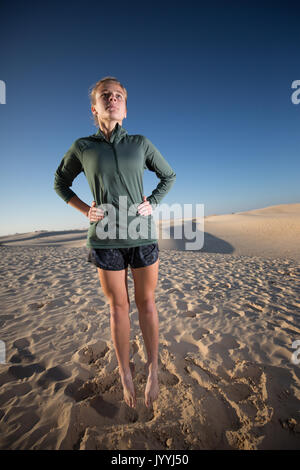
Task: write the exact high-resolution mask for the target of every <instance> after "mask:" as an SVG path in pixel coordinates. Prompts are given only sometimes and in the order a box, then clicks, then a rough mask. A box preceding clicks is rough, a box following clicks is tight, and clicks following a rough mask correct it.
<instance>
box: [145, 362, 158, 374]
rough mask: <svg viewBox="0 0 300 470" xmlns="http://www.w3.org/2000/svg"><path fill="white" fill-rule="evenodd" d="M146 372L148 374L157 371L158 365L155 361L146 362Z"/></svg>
mask: <svg viewBox="0 0 300 470" xmlns="http://www.w3.org/2000/svg"><path fill="white" fill-rule="evenodd" d="M147 367H148V372H149V374H157V372H158V365H157V363H155V362H147Z"/></svg>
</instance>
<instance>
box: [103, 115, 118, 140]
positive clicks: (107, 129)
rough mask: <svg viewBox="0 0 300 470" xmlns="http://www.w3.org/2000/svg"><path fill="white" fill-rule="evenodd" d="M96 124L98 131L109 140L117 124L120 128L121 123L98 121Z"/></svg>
mask: <svg viewBox="0 0 300 470" xmlns="http://www.w3.org/2000/svg"><path fill="white" fill-rule="evenodd" d="M98 122H99V128H100V131H101V132H103V134H104V135H105V137H106V138H107V139H109V138H110V136H111V133H112V131H113V130H114V128H115V126H116V124H117V122H118V123H119V124H120V126H122V121H101V120H100V119H99V121H98Z"/></svg>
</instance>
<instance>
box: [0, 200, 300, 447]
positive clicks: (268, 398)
mask: <svg viewBox="0 0 300 470" xmlns="http://www.w3.org/2000/svg"><path fill="white" fill-rule="evenodd" d="M198 222H199V221H197V220H195V221H194V224H195V227H196V228H199V225H198ZM178 223H179V222H178ZM204 230H205V243H204V246H203V248H202V249H201V250H197V251H194V250H193V251H186V250H184V240H177V239H173V240H163V239H160V243H159V246H160V274H159V282H158V286H157V291H156V303H157V309H158V312H159V322H160V349H159V382H160V394H159V397H158V399H157V400H156V402H154V404H153V407H151V408H150V409H148V408H147V407H146V406H145V403H144V390H145V385H146V375H145V372H144V363H145V362H146V356H145V348H144V343H143V337H142V334H141V330H140V327H139V322H138V312H137V309H136V306H135V303H134V288H133V280H132V275H131V272H129V278H128V285H129V295H130V300H131V312H130V320H131V361H132V362H134V363H135V368H136V372H135V377H134V384H135V388H136V392H137V406H136V408H135V409H132V408H129V407H128V406H127V405H126V404H125V402H124V401H123V391H122V387H121V381H120V378H119V375H118V369H117V360H116V356H115V352H114V348H113V343H112V340H111V334H110V322H109V305H108V303H107V301H106V299H105V298H104V295H103V292H102V289H101V286H100V283H99V280H98V277H97V271H96V267H95V266H93V265H91V264H90V263H88V262H87V261H86V254H87V248H86V247H85V240H86V230H73V231H66V232H46V231H41V232H32V233H26V234H15V235H9V236H6V237H0V255H1V257H0V264H1V271H0V272H1V292H0V294H1V312H0V325H1V335H0V340H2V341H4V343H5V346H6V362H5V363H2V364H0V433H1V434H0V448H1V449H119V450H123V449H157V450H163V449H300V342H299V346H298V349H299V353H298V355H297V354H296V353H297V350H296V349H293V347H292V343H293V342H294V341H296V340H300V318H299V317H300V315H299V314H300V295H299V293H300V284H299V279H300V265H299V261H300V204H282V205H279V206H273V207H269V208H265V209H259V210H255V211H248V212H241V213H237V214H230V215H229V214H228V215H219V216H210V217H206V218H205V222H204ZM129 271H130V270H129ZM293 354H294V356H292V355H293ZM293 358H294V359H293ZM297 359H298V360H299V364H297V363H296V362H298V361H297Z"/></svg>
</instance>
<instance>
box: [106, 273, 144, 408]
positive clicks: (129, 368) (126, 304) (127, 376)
mask: <svg viewBox="0 0 300 470" xmlns="http://www.w3.org/2000/svg"><path fill="white" fill-rule="evenodd" d="M97 269H98V274H99V278H100V284H101V287H102V289H103V292H104V294H105V296H106V297H107V298H108V300H109V304H110V327H111V335H112V340H113V343H114V347H115V351H116V356H117V360H118V364H119V374H120V377H121V381H122V385H123V392H124V400H125V402H126V403H127V405H128V406H130V407H135V405H136V394H135V389H134V385H133V381H132V373H133V372H134V368H133V365H132V364H130V363H129V351H130V343H129V341H130V319H129V308H130V301H129V296H128V285H127V271H128V270H127V269H123V270H121V271H107V270H104V269H100V268H97Z"/></svg>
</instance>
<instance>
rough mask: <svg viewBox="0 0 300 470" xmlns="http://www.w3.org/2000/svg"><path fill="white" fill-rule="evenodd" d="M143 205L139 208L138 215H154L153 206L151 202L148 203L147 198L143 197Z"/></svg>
mask: <svg viewBox="0 0 300 470" xmlns="http://www.w3.org/2000/svg"><path fill="white" fill-rule="evenodd" d="M143 201H144V202H142V204H140V205H139V206H138V213H139V215H151V214H152V206H151V204H150V202H149V201H147V198H146V196H143Z"/></svg>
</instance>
